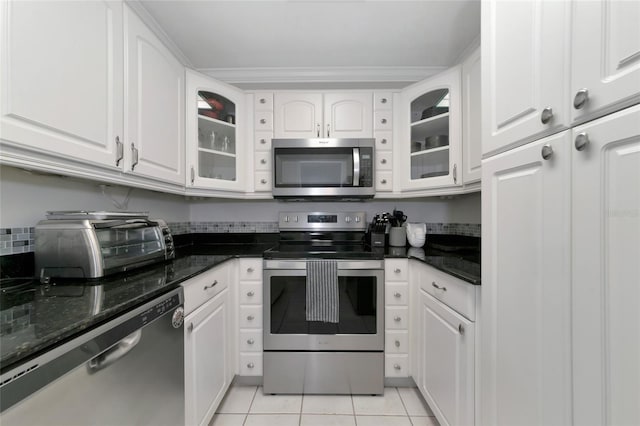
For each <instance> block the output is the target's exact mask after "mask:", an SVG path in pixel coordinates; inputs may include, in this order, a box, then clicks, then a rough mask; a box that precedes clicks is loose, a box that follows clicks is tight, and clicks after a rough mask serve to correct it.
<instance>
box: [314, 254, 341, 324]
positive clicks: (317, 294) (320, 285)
mask: <svg viewBox="0 0 640 426" xmlns="http://www.w3.org/2000/svg"><path fill="white" fill-rule="evenodd" d="M339 303H340V302H339V300H338V262H337V261H336V260H307V321H322V322H332V323H337V322H338V320H339V318H338V308H339V306H340V305H339Z"/></svg>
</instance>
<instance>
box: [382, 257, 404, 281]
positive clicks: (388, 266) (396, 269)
mask: <svg viewBox="0 0 640 426" xmlns="http://www.w3.org/2000/svg"><path fill="white" fill-rule="evenodd" d="M408 279H409V260H408V259H386V260H385V261H384V280H385V281H407V280H408Z"/></svg>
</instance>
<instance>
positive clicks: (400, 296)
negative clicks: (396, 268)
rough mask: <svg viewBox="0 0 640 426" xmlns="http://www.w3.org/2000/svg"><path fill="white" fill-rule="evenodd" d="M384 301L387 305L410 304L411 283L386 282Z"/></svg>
mask: <svg viewBox="0 0 640 426" xmlns="http://www.w3.org/2000/svg"><path fill="white" fill-rule="evenodd" d="M384 301H385V304H386V305H402V306H407V305H408V304H409V284H407V283H386V284H385V286H384Z"/></svg>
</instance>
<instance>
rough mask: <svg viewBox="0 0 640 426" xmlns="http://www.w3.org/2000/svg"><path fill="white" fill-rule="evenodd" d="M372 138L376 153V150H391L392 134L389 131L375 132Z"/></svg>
mask: <svg viewBox="0 0 640 426" xmlns="http://www.w3.org/2000/svg"><path fill="white" fill-rule="evenodd" d="M373 137H374V138H375V139H376V152H377V151H378V150H387V151H389V150H392V149H393V132H391V131H375V132H373Z"/></svg>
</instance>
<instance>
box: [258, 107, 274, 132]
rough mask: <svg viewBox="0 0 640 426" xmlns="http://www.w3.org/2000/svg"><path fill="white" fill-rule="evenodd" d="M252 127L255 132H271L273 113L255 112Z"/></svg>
mask: <svg viewBox="0 0 640 426" xmlns="http://www.w3.org/2000/svg"><path fill="white" fill-rule="evenodd" d="M254 126H255V129H256V131H264V130H273V112H272V111H256V113H255V121H254Z"/></svg>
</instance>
